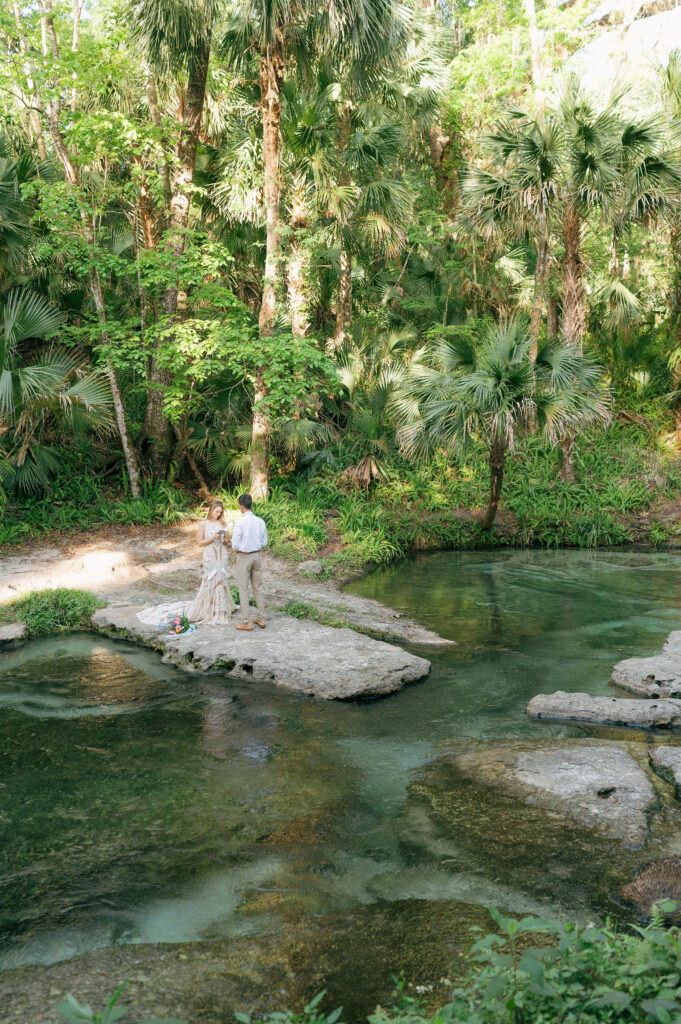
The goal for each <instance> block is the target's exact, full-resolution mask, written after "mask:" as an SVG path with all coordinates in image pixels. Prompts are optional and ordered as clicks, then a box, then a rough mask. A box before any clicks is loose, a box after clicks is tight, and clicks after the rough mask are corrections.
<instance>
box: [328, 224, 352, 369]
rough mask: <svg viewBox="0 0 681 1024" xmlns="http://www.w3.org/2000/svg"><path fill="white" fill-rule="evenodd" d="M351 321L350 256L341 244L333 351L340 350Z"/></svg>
mask: <svg viewBox="0 0 681 1024" xmlns="http://www.w3.org/2000/svg"><path fill="white" fill-rule="evenodd" d="M351 320H352V256H351V254H350V252H349V250H348V249H347V247H346V246H345V245H344V244H343V242H341V252H340V275H339V277H338V302H337V306H336V332H335V334H334V336H333V347H334V350H335V351H338V349H340V348H342V346H343V342H344V341H345V337H346V331H345V328H346V327H347V326H348V324H349V323H350V321H351Z"/></svg>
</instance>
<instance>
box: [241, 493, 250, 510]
mask: <svg viewBox="0 0 681 1024" xmlns="http://www.w3.org/2000/svg"><path fill="white" fill-rule="evenodd" d="M239 504H240V505H241V507H242V508H253V498H252V497H251V496H250V494H240V495H239Z"/></svg>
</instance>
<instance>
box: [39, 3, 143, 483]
mask: <svg viewBox="0 0 681 1024" xmlns="http://www.w3.org/2000/svg"><path fill="white" fill-rule="evenodd" d="M40 7H41V12H42V13H43V17H42V25H43V32H44V35H45V47H47V41H48V40H49V41H50V42H51V49H52V56H53V59H54V60H58V59H59V44H58V41H57V35H56V32H55V28H54V22H53V20H52V15H51V11H52V5H51V0H42V2H41V4H40ZM59 102H60V101H59V99H58V98H56V99H53V100H51V101H50V104H49V106H48V111H47V125H48V129H49V132H50V137H51V139H52V145H53V146H54V151H55V153H56V155H57V158H58V160H59V162H60V163H61V165H62V168H63V170H64V178H65V179H66V182H67V183H68V184H69V185H70V186H71V187H72V188H75V187H77V185H78V173H77V170H76V167H75V164H74V163H73V161H72V160H71V156H70V154H69V151H68V149H67V148H66V144H65V143H64V140H63V138H62V135H61V130H60V127H59ZM79 205H80V204H79ZM80 220H81V224H82V227H83V235H84V237H85V241H86V242H87V245H88V248H89V249H90V252H91V253H92V255H93V257H94V250H95V243H96V238H95V229H94V225H93V223H92V221H91V220H90V217H89V216H88V214H87V211H86V210H84V209H83V208H82V206H80ZM90 286H91V289H92V298H93V301H94V304H95V308H96V310H97V316H98V318H99V322H100V323H101V324H102V325H105V324H106V306H105V304H104V292H103V289H102V282H101V278H100V276H99V271H98V270H97V268H96V267H95V266H94V265H93V268H92V270H91V272H90ZM102 336H103V337H104V339H105V340H108V336H107V334H106V330H105V329H104V330H103V331H102ZM105 370H106V375H107V377H108V379H109V385H110V387H111V397H112V400H113V406H114V414H115V417H116V425H117V426H118V433H119V435H120V439H121V447H122V449H123V457H124V458H125V465H126V468H127V471H128V479H129V480H130V490H131V492H132V496H133V498H140V497H141V494H142V492H141V489H140V483H139V470H138V467H137V455H136V453H135V449H134V448H133V446H132V444H131V442H130V436H129V434H128V425H127V422H126V418H125V406H124V405H123V399H122V397H121V391H120V387H119V384H118V375H117V373H116V371H115V369H114V368H113V366H112V365H111V362H110V360H109V358H108V357H107V359H106V361H105Z"/></svg>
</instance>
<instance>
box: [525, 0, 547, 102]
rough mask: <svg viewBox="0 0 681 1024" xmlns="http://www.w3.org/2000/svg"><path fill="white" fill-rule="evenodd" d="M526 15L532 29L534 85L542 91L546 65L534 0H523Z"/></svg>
mask: <svg viewBox="0 0 681 1024" xmlns="http://www.w3.org/2000/svg"><path fill="white" fill-rule="evenodd" d="M523 7H524V8H525V15H526V17H527V21H528V26H529V29H530V54H531V60H532V83H533V85H534V87H535V89H537V90H539V89H541V87H542V85H543V82H544V65H543V63H542V56H541V50H542V46H541V32H540V31H539V29H538V28H537V11H536V8H535V3H534V0H523Z"/></svg>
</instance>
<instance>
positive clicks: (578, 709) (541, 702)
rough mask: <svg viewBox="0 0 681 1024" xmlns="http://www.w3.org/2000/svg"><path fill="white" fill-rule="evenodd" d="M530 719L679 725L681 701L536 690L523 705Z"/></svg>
mask: <svg viewBox="0 0 681 1024" xmlns="http://www.w3.org/2000/svg"><path fill="white" fill-rule="evenodd" d="M527 713H528V715H530V716H531V717H532V718H542V719H546V720H548V721H552V722H595V723H596V724H598V725H623V726H630V727H632V728H635V729H652V728H655V727H657V728H667V729H676V728H681V700H674V699H672V698H670V697H666V698H662V699H660V700H635V699H634V698H627V697H590V696H589V694H588V693H565V692H564V691H563V690H558V691H557V692H556V693H550V694H546V693H540V694H537V696H536V697H533V698H532V700H531V701H530V703H529V704H528V705H527Z"/></svg>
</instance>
